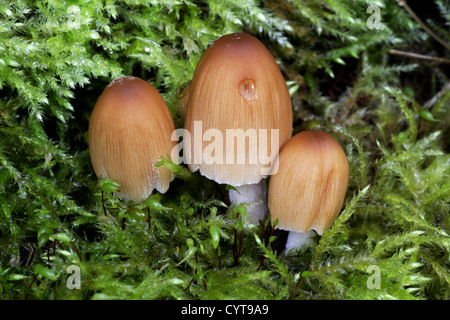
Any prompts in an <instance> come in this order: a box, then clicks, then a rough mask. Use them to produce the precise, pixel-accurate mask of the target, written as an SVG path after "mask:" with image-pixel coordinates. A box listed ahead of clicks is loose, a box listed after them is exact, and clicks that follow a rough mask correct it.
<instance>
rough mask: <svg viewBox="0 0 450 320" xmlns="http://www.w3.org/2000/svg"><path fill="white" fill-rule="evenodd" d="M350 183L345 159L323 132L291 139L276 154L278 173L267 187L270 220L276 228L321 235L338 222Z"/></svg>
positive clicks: (338, 148) (338, 147)
mask: <svg viewBox="0 0 450 320" xmlns="http://www.w3.org/2000/svg"><path fill="white" fill-rule="evenodd" d="M348 179H349V167H348V161H347V157H346V155H345V153H344V150H343V149H342V148H341V146H340V145H339V143H338V142H337V141H336V140H335V139H334V138H333V137H332V136H331V135H329V134H328V133H325V132H323V131H319V130H317V131H304V132H301V133H298V134H296V135H295V136H294V137H292V138H291V139H290V140H289V141H288V142H287V143H286V144H285V145H284V146H283V148H282V149H281V151H280V154H279V169H278V172H277V173H276V174H275V175H273V176H271V178H270V183H269V199H268V204H269V210H270V214H271V220H272V221H275V220H276V219H278V228H280V229H284V230H289V231H297V232H307V231H308V230H315V231H316V232H317V233H318V234H320V235H321V234H322V233H323V231H324V230H326V229H328V228H329V227H330V226H331V225H332V224H333V222H334V220H335V219H336V218H337V216H338V214H339V211H340V210H341V207H342V204H343V202H344V197H345V193H346V190H347V185H348Z"/></svg>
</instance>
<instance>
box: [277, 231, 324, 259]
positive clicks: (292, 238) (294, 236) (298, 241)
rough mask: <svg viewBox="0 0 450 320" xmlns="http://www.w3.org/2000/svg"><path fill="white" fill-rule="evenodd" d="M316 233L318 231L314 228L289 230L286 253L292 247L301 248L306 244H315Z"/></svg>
mask: <svg viewBox="0 0 450 320" xmlns="http://www.w3.org/2000/svg"><path fill="white" fill-rule="evenodd" d="M316 234H317V233H316V232H315V231H314V230H309V231H307V232H301V231H289V234H288V238H287V242H286V249H285V252H284V253H285V254H288V253H289V251H291V250H292V249H300V248H302V247H304V246H309V245H311V244H313V243H314V241H313V238H314V237H315V236H316Z"/></svg>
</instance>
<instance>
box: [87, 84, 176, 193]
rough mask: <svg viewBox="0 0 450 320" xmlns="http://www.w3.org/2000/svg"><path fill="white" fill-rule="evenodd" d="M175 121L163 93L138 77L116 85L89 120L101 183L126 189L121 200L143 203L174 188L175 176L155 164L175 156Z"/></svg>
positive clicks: (94, 161) (91, 148)
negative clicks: (106, 181)
mask: <svg viewBox="0 0 450 320" xmlns="http://www.w3.org/2000/svg"><path fill="white" fill-rule="evenodd" d="M174 130H175V126H174V122H173V119H172V116H171V114H170V111H169V109H168V108H167V105H166V103H165V102H164V100H163V98H162V96H161V95H160V94H159V92H158V91H157V90H156V89H155V88H154V87H153V86H152V85H150V84H149V83H148V82H146V81H144V80H142V79H139V78H135V77H121V78H118V79H115V80H114V81H112V82H111V83H110V84H109V85H108V86H107V87H106V89H105V90H104V91H103V93H102V94H101V96H100V97H99V99H98V101H97V103H96V104H95V107H94V110H93V111H92V114H91V118H90V121H89V151H90V155H91V161H92V165H93V167H94V171H95V173H96V175H97V176H98V177H99V178H110V179H112V180H114V181H115V182H117V183H119V184H120V191H121V192H120V196H121V197H122V198H124V199H129V200H134V201H142V200H144V199H146V198H147V197H148V196H149V195H150V194H151V193H152V191H153V190H154V189H155V188H156V189H157V190H158V191H159V192H161V193H164V192H166V191H167V189H168V188H169V183H170V181H171V178H172V177H171V172H170V171H168V170H167V169H165V168H163V167H162V166H161V167H159V168H156V167H155V163H156V162H157V161H159V160H161V158H163V157H168V156H170V155H171V150H172V148H173V147H175V146H176V144H175V142H173V141H171V134H172V132H173V131H174Z"/></svg>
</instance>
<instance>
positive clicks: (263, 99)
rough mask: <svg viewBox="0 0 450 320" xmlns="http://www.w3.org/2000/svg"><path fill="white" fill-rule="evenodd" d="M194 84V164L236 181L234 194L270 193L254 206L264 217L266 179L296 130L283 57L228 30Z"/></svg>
mask: <svg viewBox="0 0 450 320" xmlns="http://www.w3.org/2000/svg"><path fill="white" fill-rule="evenodd" d="M188 90H189V92H188V102H187V110H186V119H185V129H186V130H187V131H188V132H189V133H190V134H191V136H192V140H191V141H192V143H191V146H190V147H187V148H185V153H186V154H185V157H186V158H185V160H187V162H188V165H189V168H190V169H191V170H192V171H197V170H199V171H200V173H201V174H202V175H204V176H206V177H208V178H209V179H212V180H214V181H216V182H218V183H220V184H228V185H231V186H233V187H235V189H236V191H237V192H236V191H235V190H231V191H230V200H231V201H236V200H238V201H240V202H261V201H262V205H260V206H253V207H247V215H248V219H249V221H250V222H251V223H254V224H257V223H258V222H259V220H263V219H264V218H265V216H266V215H267V212H268V210H267V204H264V202H266V201H267V200H265V199H264V195H265V194H266V193H267V190H266V184H265V181H264V180H263V179H264V178H265V177H267V176H268V175H269V174H270V172H271V167H272V165H273V164H274V162H275V159H276V157H277V155H278V152H279V149H280V148H281V146H282V145H283V144H284V143H285V142H286V141H287V140H288V139H289V138H290V137H291V135H292V105H291V99H290V95H289V90H288V88H287V85H286V81H285V79H284V78H283V75H282V73H281V71H280V69H279V67H278V65H277V63H276V61H275V59H274V58H273V56H272V55H271V54H270V52H269V51H268V50H267V48H266V47H265V46H264V45H263V44H262V43H261V42H260V41H259V40H258V39H256V38H255V37H253V36H251V35H249V34H245V33H234V34H229V35H225V36H223V37H221V38H219V39H217V40H216V41H215V42H214V43H213V44H212V45H211V46H210V47H209V48H208V49H207V50H206V52H205V53H204V54H203V56H202V58H201V59H200V61H199V63H198V65H197V68H196V70H195V73H194V77H193V79H192V82H191V84H190V86H189V89H188ZM255 190H256V191H255ZM238 197H239V199H238ZM246 199H248V200H249V201H247V200H246Z"/></svg>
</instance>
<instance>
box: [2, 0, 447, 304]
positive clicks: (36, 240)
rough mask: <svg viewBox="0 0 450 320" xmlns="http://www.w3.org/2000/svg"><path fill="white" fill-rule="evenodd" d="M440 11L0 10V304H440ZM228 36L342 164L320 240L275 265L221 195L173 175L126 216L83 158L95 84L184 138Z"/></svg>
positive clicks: (274, 242)
mask: <svg viewBox="0 0 450 320" xmlns="http://www.w3.org/2000/svg"><path fill="white" fill-rule="evenodd" d="M449 9H450V4H449V2H448V1H446V0H434V1H427V2H426V4H425V2H421V1H408V2H406V1H382V0H374V1H370V2H369V1H360V0H353V1H349V0H325V1H316V0H308V1H297V0H269V1H258V0H243V1H236V0H209V1H206V0H205V1H194V0H167V1H164V0H153V1H143V0H122V1H119V0H102V1H100V0H86V1H79V2H77V1H60V0H54V1H30V0H18V1H14V2H11V1H5V0H1V1H0V298H1V299H5V300H12V299H14V300H16V299H17V300H20V299H29V300H39V299H41V300H51V299H57V300H62V299H80V300H87V299H123V300H128V299H155V300H156V299H158V300H159V299H166V300H171V299H198V300H205V299H220V300H223V299H277V300H287V299H299V300H300V299H301V300H304V299H336V300H338V299H342V300H366V299H367V300H369V299H405V300H415V299H418V300H442V299H448V297H449V295H450V275H449V266H450V260H449V251H450V238H449V232H450V215H449V213H450V210H449V207H450V204H449V201H450V179H449V175H450V155H449V151H450V127H449V123H450V108H449V103H450V90H449V88H450V86H449V71H450V70H449V66H450V64H449V62H450V61H449V58H450V52H449V44H450V33H449V25H450V15H449V12H450V10H449ZM237 31H244V32H248V33H250V34H252V35H254V36H256V37H257V38H258V39H260V40H261V41H262V42H263V43H264V44H265V45H266V47H267V48H268V49H269V50H270V51H271V53H272V54H273V56H274V57H275V58H276V59H277V61H278V62H279V66H280V69H281V71H282V72H283V75H284V76H285V79H286V81H287V84H288V86H289V89H290V93H291V97H292V103H293V112H294V123H293V125H294V133H297V132H300V131H303V130H311V129H321V130H325V131H327V132H330V133H333V134H334V136H335V137H336V138H337V139H338V140H339V142H340V143H341V145H342V146H343V148H344V150H345V151H346V154H347V157H348V160H349V164H350V181H349V186H348V190H347V194H346V198H345V202H344V205H343V208H342V212H341V214H340V215H339V217H338V219H337V220H336V222H335V223H334V224H333V226H332V227H331V228H330V229H329V230H327V231H325V232H324V234H323V236H321V237H317V238H316V239H315V243H314V245H313V246H311V247H308V248H305V249H302V250H298V251H291V252H290V253H289V254H288V255H285V254H284V253H283V252H282V250H283V248H284V241H285V239H286V234H285V233H284V232H283V231H279V230H272V226H271V224H270V223H269V222H268V221H267V223H265V224H264V225H262V226H252V225H249V224H248V223H247V222H246V220H245V218H244V217H245V209H244V208H243V207H242V206H236V205H233V204H230V203H229V201H228V198H227V193H228V187H227V186H225V185H218V184H216V183H215V182H213V181H210V180H208V179H207V178H205V177H203V176H201V175H200V174H198V172H196V173H193V174H190V173H189V172H188V170H187V168H186V167H184V166H172V167H171V168H172V170H174V173H176V175H177V177H176V179H175V180H174V181H173V182H172V184H171V186H170V189H169V191H168V192H167V193H165V194H159V193H157V192H156V193H154V194H153V195H152V196H151V197H150V198H149V199H148V200H147V201H145V202H143V203H138V204H132V203H125V202H123V201H120V200H119V198H118V197H117V193H116V192H114V191H111V190H112V189H110V188H108V187H110V185H109V186H108V185H106V186H105V185H104V184H103V183H104V182H105V181H99V180H98V179H97V177H96V176H95V174H94V172H93V169H92V165H91V162H90V159H89V149H88V147H89V146H88V140H87V133H88V132H87V131H88V130H87V129H88V123H89V116H90V113H91V111H92V108H93V106H94V104H95V102H96V99H97V98H98V96H99V95H100V94H101V92H102V91H103V89H104V87H105V86H106V85H107V84H108V83H109V82H110V81H111V80H113V79H114V78H117V77H119V76H122V75H133V76H136V77H140V78H142V79H145V80H147V81H149V82H150V83H151V84H152V85H153V86H155V87H156V88H157V89H158V90H159V91H160V92H161V94H162V95H163V97H164V99H165V101H166V103H167V105H168V106H169V108H170V111H171V113H172V116H173V118H174V121H175V124H176V127H182V125H183V124H182V121H181V116H180V111H179V99H180V95H181V92H182V90H183V88H184V87H185V86H186V85H187V84H188V83H189V81H190V80H191V78H192V75H193V71H194V69H195V66H196V64H197V62H198V60H199V58H200V57H201V55H202V53H203V52H204V51H205V50H206V48H208V46H209V45H210V44H211V43H212V42H213V41H214V40H215V39H216V38H218V37H220V36H221V35H224V34H228V33H231V32H237ZM417 55H420V56H417ZM162 165H164V163H163V164H162ZM166 165H168V164H166ZM102 187H103V189H102ZM262 257H264V259H262ZM77 275H79V277H78V278H77V277H76V276H77ZM76 280H79V282H76ZM77 285H79V288H77V287H76V286H77ZM74 286H75V288H74Z"/></svg>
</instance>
